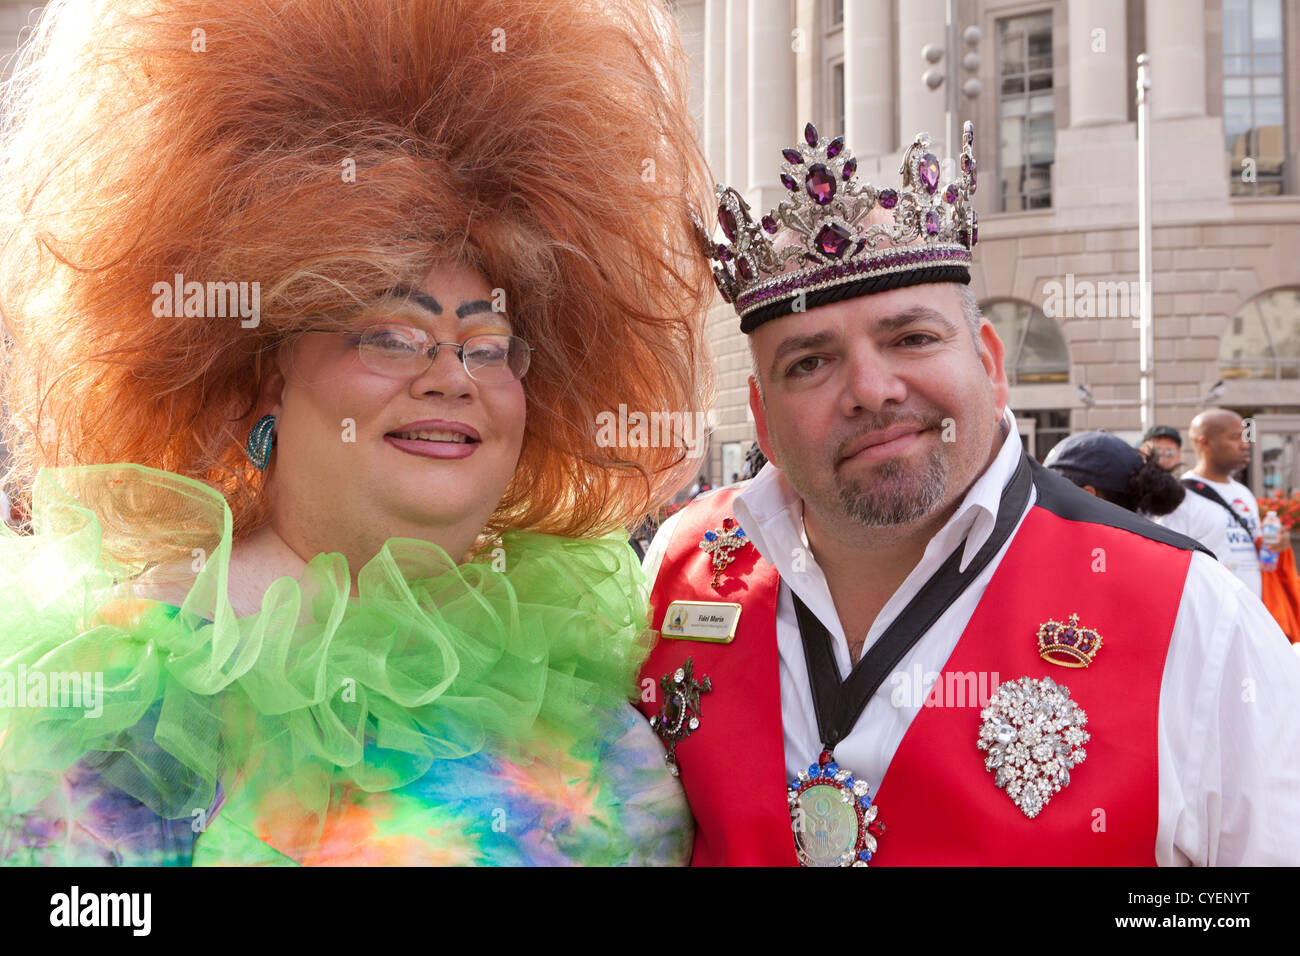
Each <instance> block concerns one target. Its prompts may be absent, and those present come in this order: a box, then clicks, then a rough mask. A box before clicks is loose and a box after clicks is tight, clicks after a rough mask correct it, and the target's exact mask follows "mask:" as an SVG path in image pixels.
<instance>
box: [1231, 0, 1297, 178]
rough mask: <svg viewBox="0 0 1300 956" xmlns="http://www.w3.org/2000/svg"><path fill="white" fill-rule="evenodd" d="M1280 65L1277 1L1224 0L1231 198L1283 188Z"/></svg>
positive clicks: (1279, 3)
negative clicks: (1232, 196)
mask: <svg viewBox="0 0 1300 956" xmlns="http://www.w3.org/2000/svg"><path fill="white" fill-rule="evenodd" d="M1282 66H1283V55H1282V0H1223V132H1224V139H1225V140H1226V143H1227V150H1228V156H1227V160H1228V181H1229V182H1230V183H1231V186H1232V195H1234V196H1277V195H1280V194H1281V193H1282V192H1283V178H1284V177H1283V174H1284V171H1285V170H1284V167H1285V156H1286V122H1285V120H1284V117H1285V115H1286V99H1285V96H1284V93H1283V90H1284V89H1285V87H1284V86H1283V73H1282ZM1252 167H1253V168H1252Z"/></svg>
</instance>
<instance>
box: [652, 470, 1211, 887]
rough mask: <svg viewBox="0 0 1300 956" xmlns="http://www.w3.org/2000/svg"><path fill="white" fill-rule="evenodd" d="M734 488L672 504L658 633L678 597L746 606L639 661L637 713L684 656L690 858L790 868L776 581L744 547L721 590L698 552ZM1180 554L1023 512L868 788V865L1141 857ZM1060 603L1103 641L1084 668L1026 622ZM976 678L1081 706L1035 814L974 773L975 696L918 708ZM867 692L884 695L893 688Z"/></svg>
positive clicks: (658, 594) (1181, 573)
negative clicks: (691, 681)
mask: <svg viewBox="0 0 1300 956" xmlns="http://www.w3.org/2000/svg"><path fill="white" fill-rule="evenodd" d="M736 493H737V492H736V490H734V489H729V490H726V491H721V492H718V493H716V494H713V495H711V496H709V497H708V498H705V499H703V500H702V501H699V502H696V503H693V504H692V505H690V506H688V507H687V508H686V509H685V510H684V511H683V513H682V515H681V517H680V518H679V519H678V522H677V527H676V530H675V532H674V534H673V537H672V540H671V541H670V543H669V546H668V550H667V552H666V554H665V556H664V559H663V562H662V564H661V565H660V569H659V575H658V578H657V579H656V581H655V585H654V590H653V592H652V594H651V604H652V606H653V624H654V627H655V628H660V627H662V623H663V616H664V611H665V609H666V608H667V606H668V604H669V603H670V602H672V601H674V600H687V601H731V602H737V603H739V604H741V605H742V611H741V616H740V621H739V625H738V627H737V631H736V636H735V639H734V640H733V641H732V642H731V643H729V644H712V643H704V642H700V641H689V640H680V639H670V638H661V639H660V640H659V642H658V644H657V645H656V646H655V649H654V651H653V652H652V653H651V655H650V658H649V660H648V661H647V663H646V666H645V669H644V670H643V677H649V678H653V679H654V682H655V688H656V698H655V700H654V701H649V702H643V703H642V704H641V709H642V710H643V711H644V712H645V713H646V714H647V715H650V714H654V713H656V712H657V711H658V709H659V707H660V705H661V703H662V701H661V700H660V699H659V697H660V692H659V689H658V681H659V678H660V676H661V675H663V674H665V673H671V672H672V671H674V670H676V669H677V668H678V667H680V666H681V665H682V664H683V662H684V661H685V660H686V658H687V657H690V658H692V660H693V662H694V672H695V677H696V679H697V680H703V678H704V677H705V676H707V677H708V678H709V679H710V681H711V684H712V690H711V691H710V692H707V693H704V694H702V695H701V698H700V726H699V729H698V730H696V731H695V732H694V733H693V734H691V735H690V736H689V737H688V738H687V739H685V740H684V741H682V742H680V743H679V744H678V745H677V748H676V759H677V764H678V766H679V768H680V771H681V779H682V783H683V785H684V786H685V788H686V793H687V796H688V797H689V799H690V803H691V809H692V811H693V812H694V814H695V821H696V836H695V852H694V856H693V858H692V864H693V865H697V866H698V865H706V866H708V865H796V860H795V855H794V837H793V832H792V828H791V823H790V815H789V811H788V809H787V802H786V785H787V783H788V779H787V775H786V772H785V741H784V734H783V732H782V723H781V692H780V683H779V677H778V652H777V643H776V601H777V593H778V588H779V583H780V581H779V578H778V575H777V573H776V569H775V568H774V567H773V566H772V565H771V564H770V563H769V562H768V561H767V560H766V559H764V558H763V557H762V556H761V555H759V553H758V549H757V548H756V547H755V546H753V545H752V544H751V545H749V546H747V547H745V548H743V549H741V550H739V551H737V552H735V558H734V560H733V561H732V563H731V564H730V566H729V567H728V568H727V570H726V571H725V572H724V574H723V577H722V587H721V590H717V591H715V590H714V589H713V588H712V587H711V586H710V582H711V581H712V567H711V559H710V557H709V555H708V554H707V553H705V551H703V550H702V549H701V548H700V547H699V543H700V541H701V540H702V539H703V535H704V532H705V531H706V530H708V529H711V528H712V529H717V528H720V527H721V525H722V519H723V518H724V517H726V516H729V515H732V514H733V511H732V510H731V509H732V502H733V499H734V497H735V495H736ZM1190 560H1191V553H1190V552H1189V551H1186V550H1182V549H1180V548H1176V547H1173V546H1170V545H1166V544H1162V543H1160V542H1157V541H1154V540H1149V539H1147V538H1145V537H1143V536H1141V535H1139V534H1135V533H1133V532H1132V531H1127V530H1123V529H1121V528H1114V527H1108V526H1106V525H1102V524H1095V523H1092V522H1090V521H1075V520H1068V519H1065V518H1061V517H1058V516H1057V515H1056V514H1053V513H1052V512H1051V511H1048V510H1047V509H1046V508H1044V507H1042V506H1041V504H1036V505H1035V506H1034V507H1032V508H1031V509H1030V511H1029V514H1028V515H1027V516H1026V517H1025V520H1024V522H1023V523H1022V524H1021V526H1020V528H1019V529H1018V531H1017V532H1016V535H1015V538H1014V540H1013V541H1012V544H1011V546H1010V547H1009V548H1008V549H1007V552H1006V554H1005V555H1004V556H1003V558H1002V561H1001V563H1000V564H999V565H998V567H997V570H996V571H995V572H994V574H993V577H992V579H991V580H990V582H989V584H988V586H987V588H986V589H985V591H984V594H983V596H982V598H981V600H980V604H979V607H978V608H977V609H976V611H975V614H974V615H973V616H972V617H971V620H970V622H969V623H968V625H967V627H966V630H965V631H964V632H963V634H962V636H961V639H960V640H959V641H958V643H957V646H956V647H955V648H954V650H953V652H952V655H951V656H950V657H949V659H948V661H947V662H946V664H945V665H944V667H943V670H942V672H941V675H940V677H939V680H938V681H937V682H936V683H935V687H934V691H932V693H931V695H930V699H929V700H928V701H927V706H924V707H923V708H922V709H921V711H920V713H918V714H917V716H916V718H915V719H914V720H913V721H912V723H911V726H910V727H909V728H908V730H907V733H906V734H905V735H904V737H903V740H902V743H901V744H900V745H899V747H898V750H897V751H896V752H895V755H894V758H893V760H892V761H891V762H890V765H889V768H888V771H887V772H886V774H885V778H884V780H883V781H874V780H869V781H868V783H870V784H872V787H873V791H874V792H875V793H876V798H875V802H876V804H877V806H879V808H880V811H879V812H880V820H881V821H882V822H883V823H884V824H885V826H886V832H885V834H884V836H883V837H881V838H880V844H879V850H878V852H877V853H876V855H875V856H874V858H873V859H872V861H871V865H872V866H878V865H972V866H975V865H978V866H1005V865H1061V864H1072V865H1102V864H1105V865H1130V866H1132V865H1153V864H1154V862H1155V839H1156V825H1157V818H1158V805H1159V788H1158V779H1157V763H1156V729H1157V721H1158V709H1159V700H1160V683H1161V678H1162V675H1163V673H1164V663H1165V655H1166V652H1167V650H1168V645H1169V638H1170V635H1171V633H1172V631H1173V626H1174V620H1175V618H1176V616H1177V613H1178V605H1179V602H1180V600H1181V596H1182V590H1183V582H1184V580H1185V578H1186V575H1187V567H1188V563H1189V562H1190ZM1072 613H1077V614H1078V615H1079V618H1080V621H1081V623H1082V624H1084V625H1086V626H1089V627H1092V628H1095V629H1096V630H1097V631H1098V632H1099V633H1100V634H1101V636H1102V647H1101V649H1100V651H1098V653H1097V655H1096V659H1095V660H1094V662H1093V663H1092V665H1091V666H1090V667H1087V668H1078V669H1074V668H1066V667H1061V666H1058V665H1055V664H1052V663H1049V662H1047V661H1044V660H1043V659H1041V658H1040V657H1039V654H1038V645H1037V633H1038V626H1039V625H1040V624H1041V623H1043V622H1044V621H1047V620H1048V619H1049V618H1055V619H1056V620H1059V621H1063V620H1065V619H1066V618H1067V617H1068V616H1069V615H1070V614H1072ZM978 673H984V674H988V675H992V674H996V675H998V678H997V679H998V680H999V681H1008V680H1016V679H1019V678H1020V677H1022V676H1029V677H1031V678H1035V679H1040V678H1043V677H1051V678H1052V679H1053V680H1054V681H1056V682H1057V683H1059V684H1062V685H1064V686H1066V687H1068V688H1069V689H1070V692H1071V699H1073V700H1074V701H1075V702H1076V703H1077V704H1078V705H1079V706H1080V707H1082V708H1083V710H1084V711H1085V712H1086V713H1087V715H1088V723H1087V727H1086V729H1087V731H1088V732H1089V733H1090V734H1091V739H1090V740H1089V741H1088V743H1087V744H1086V750H1087V754H1088V756H1087V759H1086V760H1084V761H1083V762H1082V763H1080V764H1079V765H1078V766H1077V768H1076V769H1074V770H1072V771H1071V782H1070V784H1069V785H1068V786H1066V787H1064V788H1063V789H1062V790H1061V791H1060V792H1058V793H1056V794H1054V795H1053V796H1052V798H1051V801H1050V802H1049V803H1048V804H1047V805H1046V806H1045V807H1044V808H1043V809H1042V811H1041V812H1040V813H1039V814H1038V815H1037V816H1036V817H1035V818H1034V819H1032V820H1031V819H1029V818H1028V817H1026V816H1025V815H1024V813H1023V812H1022V811H1021V810H1020V808H1019V807H1017V806H1016V805H1015V804H1014V803H1013V802H1012V801H1011V799H1010V798H1009V797H1008V796H1007V795H1006V793H1004V792H1003V791H1002V790H1000V789H998V788H997V787H996V786H995V785H994V782H993V774H991V773H989V772H988V771H987V770H986V769H985V767H984V759H985V756H986V753H985V752H984V751H981V750H979V749H978V748H977V747H976V746H975V744H976V740H977V739H978V734H979V729H980V725H981V723H982V721H981V718H980V704H981V702H980V701H978V700H977V699H974V698H975V697H976V695H974V694H972V695H971V698H972V699H970V700H968V701H964V702H963V701H961V700H960V699H958V700H955V701H954V700H948V701H942V700H941V701H940V702H941V704H942V705H941V706H930V704H931V703H934V702H935V694H936V692H937V693H938V694H939V695H942V692H943V691H942V689H943V688H944V687H945V686H947V687H950V688H952V687H956V686H958V685H961V686H962V687H965V686H970V685H969V680H970V677H969V675H972V674H978ZM950 674H951V675H954V676H953V677H949V676H948V675H950ZM956 675H963V676H962V677H961V678H958V677H957V676H956ZM987 680H988V679H987V678H986V684H985V686H988V691H989V692H990V693H992V692H993V691H994V690H996V687H995V686H989V685H988V683H987ZM877 693H890V683H889V682H887V683H886V684H884V685H882V689H881V690H880V691H878V692H877ZM950 696H956V695H950ZM962 696H964V695H962ZM961 703H965V706H955V705H954V704H961ZM848 769H850V770H852V769H853V768H852V767H850V768H848Z"/></svg>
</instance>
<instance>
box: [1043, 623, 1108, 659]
mask: <svg viewBox="0 0 1300 956" xmlns="http://www.w3.org/2000/svg"><path fill="white" fill-rule="evenodd" d="M1099 650H1101V635H1100V634H1098V633H1097V631H1096V630H1095V629H1093V628H1091V627H1085V626H1083V625H1081V624H1080V623H1079V615H1077V614H1071V615H1070V619H1069V620H1068V621H1066V622H1065V623H1062V622H1060V621H1056V620H1048V621H1047V622H1046V623H1044V624H1040V625H1039V627H1038V656H1039V657H1041V658H1043V660H1045V661H1050V662H1051V663H1053V664H1060V665H1061V666H1062V667H1087V666H1088V665H1089V664H1091V663H1092V659H1093V658H1094V657H1096V656H1097V651H1099ZM1063 658H1064V659H1063Z"/></svg>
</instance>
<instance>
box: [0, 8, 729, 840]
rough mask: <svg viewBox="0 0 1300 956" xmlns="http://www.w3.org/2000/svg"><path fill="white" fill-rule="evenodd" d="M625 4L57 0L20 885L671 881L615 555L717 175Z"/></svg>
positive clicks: (678, 343)
mask: <svg viewBox="0 0 1300 956" xmlns="http://www.w3.org/2000/svg"><path fill="white" fill-rule="evenodd" d="M684 85H685V81H684V67H683V58H682V54H681V51H680V47H679V45H678V41H677V39H676V36H675V32H674V30H673V27H672V21H671V18H669V17H668V16H667V15H665V14H664V13H663V12H662V11H659V10H657V9H656V8H655V7H654V5H653V4H651V3H647V2H644V0H626V2H624V0H607V2H606V0H603V2H593V0H463V2H462V0H153V2H147V3H146V2H131V0H112V2H107V0H104V2H98V0H87V2H80V3H71V2H67V3H65V2H59V0H55V2H52V3H50V4H49V5H48V6H47V8H46V9H45V12H44V13H43V15H42V19H41V21H40V24H39V27H38V29H37V31H36V33H35V35H34V38H33V39H32V41H31V43H30V45H29V46H28V47H27V49H26V52H25V54H24V55H23V58H22V59H21V61H20V63H19V66H18V68H17V70H16V73H15V78H14V80H13V81H12V83H11V84H10V85H9V87H8V88H7V90H6V95H5V99H4V102H3V103H2V104H0V107H2V109H3V115H4V117H5V124H6V125H5V128H4V138H3V144H2V147H3V152H2V154H0V162H2V163H3V165H2V167H0V196H3V197H4V202H5V207H4V210H3V213H4V219H3V223H2V230H0V306H2V308H3V317H4V326H5V339H4V345H3V349H4V351H3V365H2V366H0V369H2V371H3V381H2V383H0V389H2V391H0V393H2V394H3V396H4V401H5V416H6V417H5V422H4V429H5V431H4V437H5V440H6V443H7V444H8V446H9V448H10V450H11V453H12V462H11V465H12V467H11V469H10V471H9V474H8V475H7V476H6V478H7V480H6V482H5V487H6V488H7V490H8V491H9V493H10V495H11V497H14V496H17V497H21V498H22V499H23V500H24V501H27V500H30V502H31V509H32V510H31V514H32V526H31V533H30V534H14V533H12V532H9V531H8V530H7V529H5V530H3V531H0V735H2V736H0V859H3V860H4V861H6V862H9V863H11V864H20V865H23V864H26V865H36V864H40V865H48V864H97V863H103V864H159V865H187V864H460V863H471V864H477V863H488V864H561V863H588V864H616V863H660V864H668V863H681V862H683V861H684V860H685V859H686V857H687V855H688V853H689V843H690V816H689V812H688V810H687V807H686V804H685V801H684V799H683V796H682V793H681V789H680V787H679V786H678V784H677V783H676V781H675V780H674V779H673V778H672V777H671V776H669V774H668V772H667V770H666V768H665V765H664V760H663V749H662V747H661V745H660V743H659V741H658V739H657V738H656V737H655V736H654V734H653V732H652V731H651V730H650V729H649V728H648V727H647V726H646V725H645V724H644V723H643V722H642V720H641V718H640V717H639V716H637V715H636V714H635V713H634V711H633V710H632V708H631V707H630V705H629V704H628V702H627V701H628V699H629V697H631V696H632V695H633V694H635V693H637V692H638V691H639V688H638V687H637V685H636V683H635V674H636V672H637V669H638V666H639V663H640V662H641V661H642V660H643V659H644V656H645V654H646V653H647V646H646V644H647V632H646V630H645V628H646V604H645V601H646V595H645V589H644V582H643V579H642V577H641V573H640V570H639V568H638V567H637V565H636V563H635V561H634V556H633V554H632V552H631V550H630V548H629V547H628V546H627V535H626V531H623V532H622V533H621V534H620V533H618V529H620V528H626V527H627V526H629V524H633V523H635V521H636V520H637V519H638V518H639V517H640V516H641V515H643V514H644V513H646V512H647V511H648V510H650V509H652V508H654V507H656V506H657V505H658V504H660V503H662V502H663V501H664V500H666V498H667V497H668V496H669V495H670V494H671V493H672V492H673V491H674V490H675V489H676V488H677V487H680V485H681V484H682V483H684V481H685V480H686V479H688V478H689V475H690V473H691V472H692V470H693V469H694V468H695V467H696V463H695V462H693V461H691V460H689V459H688V458H687V457H686V454H685V451H684V446H682V444H681V443H677V444H676V445H675V446H674V445H672V444H670V443H669V444H666V443H664V442H662V441H661V442H660V443H659V444H658V445H657V446H656V447H639V448H617V447H615V448H605V447H601V446H600V445H599V444H598V443H597V442H596V441H595V440H594V436H595V433H596V424H595V423H596V421H597V415H598V414H599V413H600V412H602V411H606V410H608V409H613V408H617V407H618V406H619V405H620V404H622V405H626V406H627V407H628V408H632V409H645V410H647V411H651V410H663V411H674V412H676V411H680V412H683V413H687V414H693V413H695V412H697V411H698V410H700V409H701V408H702V407H703V406H702V402H703V400H704V398H705V392H706V385H707V383H705V382H702V381H701V380H700V378H699V376H698V375H697V371H696V370H697V368H698V367H700V366H702V365H703V364H704V363H703V362H702V361H701V358H702V350H703V345H702V338H701V336H702V329H703V322H702V318H703V312H704V309H705V308H706V307H707V303H708V300H709V293H710V291H711V288H712V286H711V280H710V277H709V275H708V272H707V270H706V268H705V266H706V265H707V263H704V260H703V259H701V258H700V257H698V256H695V255H693V253H694V249H693V247H692V246H693V242H694V235H693V233H692V231H691V226H690V210H691V209H692V208H694V207H700V208H702V207H703V206H704V204H705V203H706V202H707V199H708V192H707V189H708V181H707V178H706V175H705V172H704V167H703V163H702V160H701V158H700V154H699V151H698V148H697V146H696V144H695V132H694V129H693V126H692V122H691V119H690V116H689V113H688V111H687V107H686V103H685V93H684Z"/></svg>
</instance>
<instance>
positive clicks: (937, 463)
mask: <svg viewBox="0 0 1300 956" xmlns="http://www.w3.org/2000/svg"><path fill="white" fill-rule="evenodd" d="M835 484H836V488H837V489H838V491H839V496H840V506H841V507H842V508H843V509H844V513H845V515H847V516H848V518H849V519H850V520H852V521H854V522H856V523H857V524H860V525H862V526H863V527H867V528H883V527H889V526H892V525H900V524H911V523H912V522H915V521H920V520H921V519H922V518H924V517H926V516H927V515H929V514H930V513H931V512H932V511H934V509H935V508H936V507H937V506H938V505H939V504H940V502H942V501H943V496H944V491H945V489H946V488H947V487H948V468H947V463H946V462H945V461H944V458H943V455H942V454H941V452H940V451H939V449H937V448H935V449H933V450H932V451H931V452H930V454H929V455H928V456H926V459H925V461H924V462H922V463H921V465H920V466H918V467H915V468H908V467H907V465H906V464H905V463H904V462H902V461H901V460H899V459H897V458H890V459H886V460H885V461H883V462H881V463H880V465H879V467H878V468H877V469H876V470H875V473H874V474H872V475H871V477H869V478H865V479H858V480H853V481H846V480H843V479H841V478H838V477H837V478H836V481H835Z"/></svg>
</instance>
